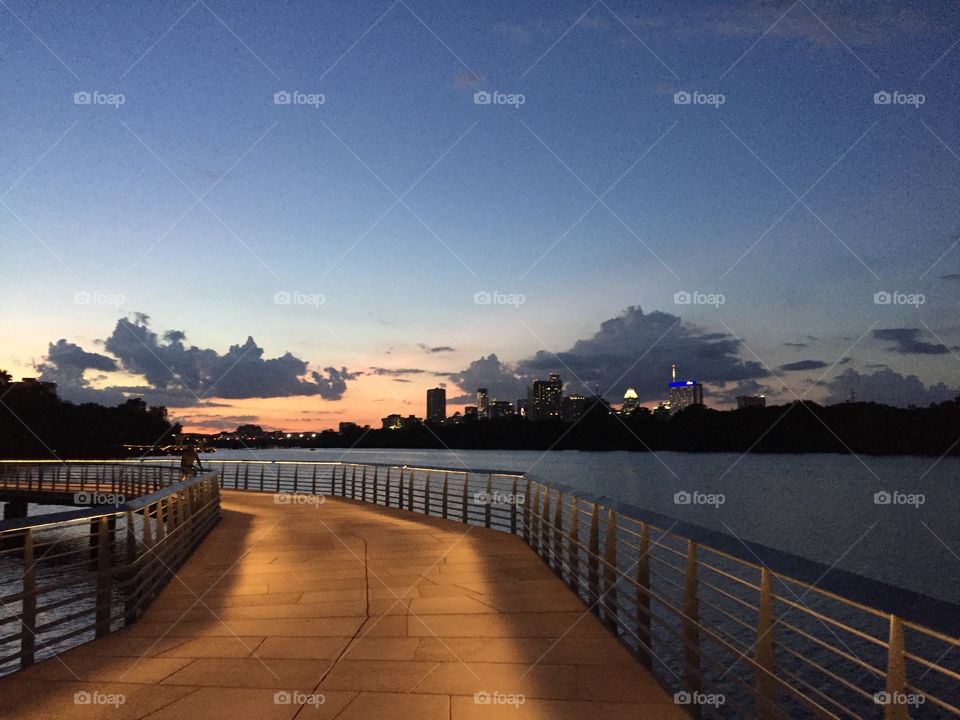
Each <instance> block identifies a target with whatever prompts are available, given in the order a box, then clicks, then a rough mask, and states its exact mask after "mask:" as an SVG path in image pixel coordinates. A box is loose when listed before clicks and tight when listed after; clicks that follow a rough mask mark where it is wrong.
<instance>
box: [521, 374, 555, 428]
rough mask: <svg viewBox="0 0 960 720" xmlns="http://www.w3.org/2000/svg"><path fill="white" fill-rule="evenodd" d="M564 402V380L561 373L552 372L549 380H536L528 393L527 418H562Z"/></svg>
mask: <svg viewBox="0 0 960 720" xmlns="http://www.w3.org/2000/svg"><path fill="white" fill-rule="evenodd" d="M562 403H563V381H562V380H561V379H560V374H559V373H550V377H549V379H547V380H534V381H533V384H532V385H530V390H529V392H528V394H527V418H529V419H530V420H546V419H549V418H556V419H558V420H559V419H560V417H561V414H562V413H561V405H562Z"/></svg>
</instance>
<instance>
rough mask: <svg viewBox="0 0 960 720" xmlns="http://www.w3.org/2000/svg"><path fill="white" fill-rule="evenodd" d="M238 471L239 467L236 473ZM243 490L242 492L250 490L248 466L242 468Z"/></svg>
mask: <svg viewBox="0 0 960 720" xmlns="http://www.w3.org/2000/svg"><path fill="white" fill-rule="evenodd" d="M239 470H240V466H239V465H237V471H239ZM243 489H244V490H249V489H250V465H249V464H247V465H244V466H243Z"/></svg>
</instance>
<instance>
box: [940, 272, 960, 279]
mask: <svg viewBox="0 0 960 720" xmlns="http://www.w3.org/2000/svg"><path fill="white" fill-rule="evenodd" d="M940 279H941V280H960V273H947V274H946V275H941V276H940Z"/></svg>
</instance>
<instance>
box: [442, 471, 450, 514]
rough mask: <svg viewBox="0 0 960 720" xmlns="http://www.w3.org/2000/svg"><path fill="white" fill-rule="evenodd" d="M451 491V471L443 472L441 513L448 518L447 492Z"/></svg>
mask: <svg viewBox="0 0 960 720" xmlns="http://www.w3.org/2000/svg"><path fill="white" fill-rule="evenodd" d="M449 491H450V473H448V472H446V471H444V473H443V499H442V500H441V501H440V515H441V516H442V517H443V519H444V520H446V519H447V493H448V492H449Z"/></svg>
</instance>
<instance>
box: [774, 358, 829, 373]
mask: <svg viewBox="0 0 960 720" xmlns="http://www.w3.org/2000/svg"><path fill="white" fill-rule="evenodd" d="M825 367H828V365H827V363H825V362H823V360H797V361H796V362H792V363H787V364H786V365H781V366H780V367H778V368H777V370H782V371H784V372H793V371H795V370H822V369H823V368H825Z"/></svg>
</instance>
